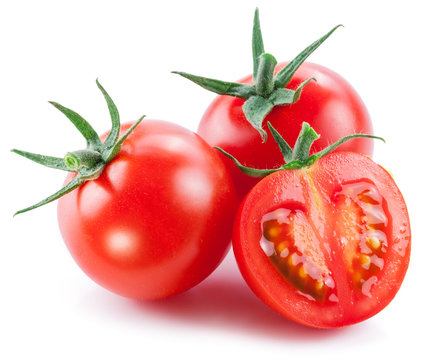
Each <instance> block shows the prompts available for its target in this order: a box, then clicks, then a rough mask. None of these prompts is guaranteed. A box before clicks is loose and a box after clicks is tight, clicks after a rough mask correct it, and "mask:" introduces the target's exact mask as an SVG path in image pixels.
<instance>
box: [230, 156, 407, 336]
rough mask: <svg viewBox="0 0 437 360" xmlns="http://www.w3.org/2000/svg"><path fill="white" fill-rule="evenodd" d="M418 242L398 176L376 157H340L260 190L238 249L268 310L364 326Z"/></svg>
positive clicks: (308, 320) (281, 175) (242, 216)
mask: <svg viewBox="0 0 437 360" xmlns="http://www.w3.org/2000/svg"><path fill="white" fill-rule="evenodd" d="M410 239H411V235H410V225H409V219H408V213H407V208H406V205H405V202H404V200H403V198H402V195H401V193H400V192H399V190H398V188H397V186H396V185H395V183H394V181H393V179H392V177H391V176H390V175H389V174H388V173H387V172H386V171H385V170H384V169H383V168H382V167H380V166H378V165H377V164H375V163H374V162H373V161H372V160H370V159H369V158H367V157H366V156H363V155H359V154H355V153H349V152H338V153H333V154H330V155H328V156H326V157H324V158H322V159H320V160H319V161H317V162H316V163H315V164H314V165H312V166H311V167H310V168H306V169H301V170H289V171H286V170H285V171H280V172H276V173H274V174H272V175H270V176H268V177H266V178H265V179H263V180H262V181H261V182H260V183H259V184H257V186H256V187H255V188H254V189H253V190H252V191H251V192H250V193H249V194H248V196H247V197H246V199H245V200H244V201H243V203H242V206H241V208H240V213H239V215H238V216H237V221H236V224H235V227H234V239H233V248H234V252H235V255H236V258H237V262H238V264H239V267H240V270H241V272H242V274H243V276H244V278H245V279H246V281H247V283H248V284H249V286H250V287H251V288H252V290H253V291H254V292H255V293H256V294H257V295H258V296H259V297H260V298H261V299H262V300H263V301H264V302H265V303H267V305H269V306H270V307H271V308H273V309H274V310H276V311H277V312H279V313H280V314H282V315H284V316H285V317H287V318H289V319H291V320H294V321H297V322H300V323H302V324H305V325H309V326H314V327H325V328H330V327H341V326H346V325H350V324H354V323H357V322H360V321H363V320H365V319H367V318H369V317H371V316H373V315H375V314H376V313H378V312H379V311H380V310H382V309H383V308H384V307H385V306H386V305H387V304H388V303H389V302H390V301H391V300H392V299H393V297H394V296H395V294H396V292H397V291H398V290H399V287H400V285H401V283H402V280H403V278H404V276H405V272H406V270H407V267H408V261H409V255H410Z"/></svg>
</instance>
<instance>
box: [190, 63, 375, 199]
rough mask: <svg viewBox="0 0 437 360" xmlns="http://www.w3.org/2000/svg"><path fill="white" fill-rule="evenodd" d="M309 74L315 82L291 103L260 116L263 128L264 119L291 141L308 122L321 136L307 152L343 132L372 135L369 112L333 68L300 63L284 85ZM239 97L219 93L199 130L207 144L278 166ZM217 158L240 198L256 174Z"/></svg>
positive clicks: (355, 144)
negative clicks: (249, 174)
mask: <svg viewBox="0 0 437 360" xmlns="http://www.w3.org/2000/svg"><path fill="white" fill-rule="evenodd" d="M284 66H285V63H283V64H280V65H278V66H277V68H276V72H278V71H279V70H280V69H282V68H283V67H284ZM309 78H315V79H316V80H317V81H312V82H310V83H309V84H307V85H306V86H305V87H304V89H303V91H302V94H301V97H300V99H299V100H298V101H297V102H296V103H294V104H292V105H281V106H276V107H274V108H273V110H272V111H271V112H270V113H269V114H268V115H267V117H266V118H265V120H264V125H263V128H264V130H267V126H266V124H267V121H269V122H270V123H271V124H272V125H273V126H274V127H275V128H276V129H277V130H278V132H279V133H280V134H281V135H282V136H283V137H284V139H285V140H286V141H287V142H289V143H294V141H295V140H296V138H297V136H298V134H299V131H300V129H301V127H302V123H303V122H307V123H309V124H310V125H311V127H313V128H314V129H315V130H316V132H317V133H319V134H321V139H320V140H319V141H317V142H316V143H315V144H314V146H313V148H312V153H315V152H318V151H319V150H321V149H323V148H325V147H327V146H328V145H329V144H331V143H333V142H335V141H337V140H338V139H339V138H341V137H343V136H346V135H350V134H354V133H365V134H372V124H371V120H370V116H369V113H368V112H367V109H366V107H365V105H364V103H363V101H362V100H361V98H360V97H359V95H358V94H357V92H356V91H355V90H354V89H353V88H352V86H351V85H350V84H349V83H348V82H347V81H346V80H344V79H343V78H342V77H341V76H340V75H338V74H337V73H335V72H334V71H332V70H329V69H327V68H325V67H323V66H320V65H317V64H313V63H308V62H304V63H303V64H302V65H301V66H300V67H299V68H298V70H297V72H296V73H295V74H294V76H293V77H292V79H291V81H290V82H289V84H288V85H287V86H286V88H289V89H293V90H295V89H296V88H297V87H298V85H299V84H301V83H302V82H304V81H305V80H307V79H309ZM240 82H241V83H246V84H249V83H252V76H247V77H245V78H243V79H242V80H241V81H240ZM244 102H245V100H244V99H240V98H235V97H231V96H227V95H221V96H218V97H217V98H216V99H215V100H214V101H213V102H212V103H211V105H210V106H209V108H208V109H207V110H206V112H205V114H204V115H203V118H202V120H201V122H200V125H199V128H198V133H199V134H200V135H201V136H202V137H203V138H204V139H205V140H206V141H207V142H208V143H209V144H210V145H211V146H218V147H220V148H222V149H223V150H225V151H227V152H228V153H230V154H233V155H234V156H235V157H236V158H238V159H239V160H240V161H241V162H242V163H243V164H244V165H246V166H248V167H254V168H275V167H277V166H279V165H281V164H282V156H281V153H280V151H279V150H278V147H277V145H276V143H275V141H274V140H273V139H272V137H271V136H269V137H268V139H267V142H266V143H264V144H263V143H262V139H261V137H260V134H259V133H258V131H257V130H255V129H254V128H253V127H252V126H251V124H250V123H249V122H248V121H247V119H246V117H245V115H244V113H243V110H242V106H243V103H244ZM337 150H339V151H341V150H343V151H354V152H358V153H362V154H365V155H369V156H371V155H372V151H373V143H372V140H371V139H354V140H352V141H350V142H347V143H345V144H343V145H341V146H340V147H339V148H338V149H337ZM222 159H223V161H224V162H225V164H226V166H227V167H228V170H229V172H230V173H231V175H232V177H233V179H234V182H235V186H236V189H237V193H238V195H239V197H240V199H242V198H243V197H244V195H246V193H247V192H248V191H249V190H250V189H251V188H252V187H253V186H254V185H255V184H256V183H257V182H258V181H259V179H255V178H251V177H249V176H247V175H245V174H243V173H241V172H240V171H238V169H237V168H236V167H235V166H234V164H233V162H232V161H231V160H229V159H227V158H226V157H224V156H222Z"/></svg>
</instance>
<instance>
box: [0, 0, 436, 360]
mask: <svg viewBox="0 0 437 360" xmlns="http://www.w3.org/2000/svg"><path fill="white" fill-rule="evenodd" d="M432 5H433V1H428V2H427V1H414V2H411V1H272V0H268V1H262V0H259V1H257V2H253V1H237V0H233V1H226V0H221V1H198V2H193V1H188V0H185V1H179V2H178V1H174V2H170V1H164V0H161V1H144V0H143V1H128V0H125V1H118V2H117V1H90V0H88V1H81V0H76V1H74V2H73V1H68V2H67V1H59V0H58V1H47V0H39V1H20V0H16V1H9V2H6V1H5V2H2V3H1V5H0V45H1V47H0V51H1V54H0V64H1V66H0V117H1V131H2V133H1V134H2V137H1V139H2V141H1V143H0V146H1V151H0V157H1V163H2V169H1V177H0V181H1V186H0V191H1V194H0V195H1V202H0V204H1V205H0V206H1V214H0V215H1V219H2V220H1V224H2V227H1V229H2V235H1V240H0V279H1V281H0V291H1V293H0V330H1V332H2V334H1V336H0V358H2V359H42V358H44V359H91V358H98V359H151V358H159V359H175V358H185V357H190V358H193V359H205V358H207V359H222V358H242V357H243V358H247V359H267V358H270V359H276V358H278V356H284V358H288V359H293V358H299V359H302V358H305V359H313V358H321V357H323V358H325V359H349V358H350V359H369V358H380V359H382V358H383V357H384V356H387V357H390V358H403V357H404V356H405V357H407V356H420V354H422V355H424V354H425V353H426V352H427V351H430V352H434V349H435V344H434V343H435V338H436V330H435V323H436V320H437V316H436V310H435V309H436V297H437V290H436V276H435V273H436V270H435V267H436V261H435V260H436V251H437V235H436V231H435V226H436V223H437V222H436V201H437V195H436V187H435V185H436V183H435V178H436V175H437V171H436V166H435V164H436V159H435V156H436V152H435V146H434V145H435V143H436V142H437V140H436V139H435V137H434V136H435V133H436V122H437V118H436V117H437V116H436V114H437V112H436V108H435V104H436V96H437V91H436V88H435V83H436V80H437V71H436V66H437V65H436V64H437V55H436V53H435V51H434V49H435V47H436V43H437V42H436V39H435V35H436V33H437V31H436V30H437V25H436V23H435V15H434V14H435V11H434V10H432V9H433V7H432ZM255 6H259V8H260V16H261V25H262V29H263V34H264V43H265V47H266V50H267V51H269V52H272V53H273V54H274V55H275V56H276V57H277V59H278V60H279V61H284V60H289V59H291V58H292V57H293V56H294V55H296V54H297V53H298V52H299V51H301V50H302V49H303V48H304V47H306V46H307V45H308V44H310V43H311V42H312V41H313V40H315V39H317V38H318V37H320V36H321V35H323V34H325V33H326V32H327V31H328V30H329V29H330V28H331V27H333V26H334V25H336V24H339V23H342V24H344V25H345V27H344V28H341V29H339V30H338V31H337V32H336V33H335V34H334V35H333V36H332V37H331V38H330V39H328V41H327V42H326V43H325V44H323V45H322V46H321V47H320V48H319V50H317V51H316V53H314V54H313V55H312V56H311V58H310V60H311V61H313V62H317V63H320V64H323V65H325V66H327V67H329V68H331V69H333V70H335V71H337V72H339V73H340V74H341V75H343V76H344V77H345V78H346V79H348V80H349V81H350V82H351V83H352V84H353V85H354V87H355V88H356V89H357V91H358V92H359V93H360V94H361V96H362V98H363V100H364V101H365V103H366V104H367V107H368V109H369V111H370V114H371V116H372V119H373V122H374V131H375V134H377V135H379V136H383V137H385V138H386V140H387V143H386V144H379V143H378V144H376V146H375V155H374V159H375V160H376V161H377V162H379V163H381V164H382V165H383V166H384V167H386V168H387V169H389V170H391V171H392V172H393V174H394V177H395V180H396V181H397V183H398V185H399V187H400V189H401V190H402V192H403V194H404V197H405V199H406V201H407V204H408V206H409V211H410V217H411V224H412V233H413V246H412V257H411V263H410V269H409V271H408V273H407V276H406V279H405V281H404V284H403V286H402V288H401V290H400V291H399V293H398V295H397V297H396V298H395V300H394V301H393V302H392V303H391V304H390V305H389V306H388V307H387V308H386V309H385V310H383V311H382V312H381V313H380V314H378V315H377V316H375V317H374V318H372V319H370V320H368V321H366V322H364V323H362V324H358V325H355V326H352V327H349V328H346V329H341V330H331V331H323V330H314V329H309V328H305V327H302V326H298V325H295V324H293V323H291V322H289V321H287V320H285V319H283V318H281V317H280V316H279V315H277V314H275V313H274V312H273V311H271V310H270V309H269V308H267V307H266V306H264V305H263V304H262V303H261V302H260V301H259V300H258V299H257V298H256V297H255V296H254V295H252V293H251V292H250V290H249V289H248V288H247V286H246V285H245V283H244V281H243V280H242V279H241V277H240V274H239V272H238V270H237V268H236V265H235V263H234V259H233V257H232V253H230V254H229V256H228V257H227V258H226V260H225V262H224V263H223V264H222V266H221V267H220V268H219V269H218V270H217V271H216V272H215V273H214V274H213V275H212V276H211V277H210V278H208V279H207V280H206V281H204V282H203V283H202V284H200V285H199V286H197V287H196V288H194V289H193V290H191V291H189V292H187V293H185V294H183V295H181V296H178V297H175V298H173V299H169V300H167V301H158V302H150V303H140V302H135V301H130V300H127V299H124V298H121V297H118V296H116V295H113V294H111V293H109V292H107V291H106V290H104V289H102V288H100V287H99V286H98V285H96V284H94V283H93V282H92V281H91V280H89V279H88V278H87V277H86V276H85V275H84V274H83V273H82V272H81V271H80V270H79V268H78V267H77V266H76V264H75V263H74V262H73V260H72V259H71V258H70V255H69V254H68V252H67V250H66V248H65V246H64V244H63V241H62V238H61V237H60V234H59V231H58V228H57V221H56V205H55V204H50V205H48V206H45V207H43V208H40V209H39V210H36V211H34V212H31V213H28V214H24V215H22V216H17V217H16V218H12V214H13V213H14V212H15V211H16V210H18V209H20V208H22V207H25V206H27V205H30V204H32V203H34V202H36V201H39V200H40V199H41V198H43V197H44V196H46V195H48V194H50V193H53V192H54V191H55V190H57V189H58V188H59V187H60V186H61V184H62V181H63V176H64V175H63V174H62V173H60V172H57V171H55V170H52V169H47V168H43V167H41V166H38V165H36V164H33V163H30V162H28V161H26V160H25V159H21V158H19V157H18V156H16V155H14V154H12V153H10V152H9V150H10V149H11V148H14V147H16V148H20V149H26V150H30V151H35V152H39V153H46V154H52V155H54V156H63V155H64V153H65V152H67V151H69V150H76V149H78V148H81V147H83V145H84V143H83V140H82V138H81V136H80V135H79V133H77V132H76V131H75V129H74V128H73V127H72V126H71V125H70V124H69V123H68V120H67V119H66V118H65V117H64V116H63V115H62V114H61V113H59V112H58V111H56V110H55V109H54V108H52V107H51V106H50V105H49V104H48V103H47V101H48V100H55V101H58V102H60V103H62V104H63V105H66V106H68V107H71V108H73V109H75V110H77V111H78V112H79V113H80V114H82V115H83V116H84V117H85V118H87V119H88V120H89V121H90V122H91V123H92V124H93V125H94V126H95V128H96V129H97V130H98V132H103V131H104V130H106V129H107V128H108V127H109V126H110V121H109V116H108V114H107V109H106V105H105V103H104V100H103V98H102V96H101V94H100V93H99V91H98V89H97V87H96V86H95V83H94V80H95V79H96V77H99V80H100V81H101V83H102V84H103V85H104V86H105V87H106V89H107V90H108V92H109V93H110V94H111V96H112V97H113V99H114V100H115V102H116V104H117V105H118V107H119V110H120V113H121V116H122V121H130V120H134V119H137V118H138V117H139V116H140V115H142V114H146V115H147V116H148V118H157V119H165V120H169V121H173V122H176V123H178V124H180V125H183V126H185V127H188V128H190V129H192V130H195V129H196V127H197V123H198V121H199V119H200V117H201V115H202V113H203V111H204V109H205V108H206V106H207V105H208V104H209V102H210V101H211V100H212V99H213V98H214V95H213V94H211V93H208V92H206V91H204V90H202V89H200V88H198V87H196V86H195V85H193V84H191V83H189V82H188V81H187V80H184V79H182V78H180V77H177V76H176V75H172V74H170V71H172V70H183V71H187V72H192V73H196V74H202V75H205V76H210V77H215V78H220V79H224V80H230V81H233V80H236V79H238V78H240V77H242V76H243V75H246V74H248V73H249V72H250V71H251V69H252V64H251V44H250V39H251V28H252V19H253V11H254V9H255Z"/></svg>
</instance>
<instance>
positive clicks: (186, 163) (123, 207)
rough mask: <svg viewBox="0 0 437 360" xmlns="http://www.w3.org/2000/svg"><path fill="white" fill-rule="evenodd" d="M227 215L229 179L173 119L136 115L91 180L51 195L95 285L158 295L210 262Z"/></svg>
mask: <svg viewBox="0 0 437 360" xmlns="http://www.w3.org/2000/svg"><path fill="white" fill-rule="evenodd" d="M127 128H128V125H124V126H122V128H121V133H123V132H124V131H126V129H127ZM73 176H74V175H71V176H69V177H68V178H67V181H66V182H68V181H70V180H71V178H72V177H73ZM235 211H236V198H235V190H234V187H233V184H232V180H231V178H230V176H229V174H228V172H227V170H226V168H225V166H224V165H223V163H222V161H221V160H220V158H219V157H218V155H217V154H216V152H215V151H214V150H213V149H212V148H211V147H210V146H209V145H208V144H207V143H206V142H205V141H203V140H202V139H201V138H200V137H199V136H198V135H196V134H194V133H192V132H191V131H188V130H186V129H184V128H182V127H180V126H177V125H174V124H171V123H167V122H163V121H144V122H143V123H141V124H140V125H138V127H137V128H136V129H135V130H134V131H133V133H132V134H131V135H130V136H129V137H128V138H127V139H126V141H125V142H124V143H123V146H122V148H121V151H120V153H119V154H118V155H117V156H116V157H115V158H114V159H113V160H112V161H111V162H110V163H109V164H108V165H107V166H106V167H105V169H104V171H103V173H102V174H101V175H100V176H99V177H98V178H97V179H95V180H90V181H87V182H86V183H84V184H83V185H81V186H80V187H79V188H77V189H76V190H74V191H72V192H70V193H68V194H67V195H65V196H63V197H61V198H60V199H59V203H58V220H59V226H60V230H61V233H62V236H63V238H64V240H65V243H66V245H67V247H68V249H69V251H70V252H71V254H72V256H73V258H74V259H75V260H76V262H77V263H78V265H79V266H80V267H81V268H82V269H83V270H84V272H85V273H86V274H88V275H89V276H90V277H91V278H92V279H94V280H95V281H96V282H97V283H99V284H100V285H102V286H103V287H105V288H107V289H109V290H111V291H113V292H115V293H117V294H120V295H123V296H126V297H130V298H136V299H159V298H165V297H168V296H171V295H174V294H177V293H180V292H182V291H185V290H187V289H189V288H191V287H193V286H194V285H196V284H197V283H199V282H200V281H202V280H203V279H204V278H206V277H207V276H208V275H209V274H210V273H211V272H212V271H213V270H214V269H215V268H216V267H217V266H218V264H219V263H220V262H221V260H222V259H223V258H224V256H225V255H226V253H227V251H228V250H229V247H230V241H231V232H232V223H233V219H234V215H235Z"/></svg>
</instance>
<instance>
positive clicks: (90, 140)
mask: <svg viewBox="0 0 437 360" xmlns="http://www.w3.org/2000/svg"><path fill="white" fill-rule="evenodd" d="M96 83H97V86H98V87H99V89H100V91H101V92H102V94H103V96H104V97H105V100H106V104H107V105H108V109H109V114H110V116H111V122H112V127H111V131H110V132H109V134H108V137H107V138H106V140H105V141H104V142H103V143H102V141H101V140H100V137H99V135H98V134H97V132H96V131H95V130H94V129H93V127H92V126H91V125H90V124H89V123H88V122H87V121H86V120H85V119H84V118H83V117H82V116H80V115H79V114H78V113H76V112H75V111H73V110H71V109H68V108H66V107H64V106H62V105H60V104H58V103H56V102H52V101H50V104H52V105H53V106H54V107H55V108H57V109H58V110H59V111H61V112H62V113H63V114H64V115H65V116H66V117H67V118H68V119H69V120H70V121H71V122H72V123H73V125H74V126H75V127H76V128H77V130H79V132H80V133H81V134H82V135H83V137H84V138H85V140H86V149H84V150H77V151H72V152H68V153H67V154H66V155H65V157H64V158H63V159H62V158H57V157H53V156H47V155H40V154H35V153H30V152H27V151H22V150H17V149H12V150H11V151H12V152H14V153H16V154H18V155H21V156H23V157H25V158H27V159H29V160H32V161H34V162H36V163H38V164H41V165H44V166H47V167H50V168H54V169H58V170H63V171H69V172H73V173H77V175H76V176H75V177H74V178H73V179H72V180H71V181H70V182H69V183H68V184H67V185H66V186H64V187H63V188H62V189H60V190H59V191H57V192H56V193H54V194H52V195H50V196H49V197H47V198H45V199H44V200H42V201H40V202H38V203H37V204H35V205H32V206H29V207H27V208H25V209H22V210H20V211H17V212H16V213H15V214H14V215H17V214H21V213H24V212H26V211H29V210H33V209H36V208H38V207H40V206H42V205H45V204H47V203H49V202H52V201H54V200H56V199H59V198H60V197H61V196H63V195H65V194H67V193H69V192H70V191H72V190H74V189H76V188H77V187H79V186H80V185H82V184H83V183H84V182H86V181H88V180H94V179H97V178H98V177H99V176H100V174H101V173H102V172H103V170H104V168H105V166H106V165H107V164H109V163H110V162H111V161H112V159H114V157H115V156H116V155H117V154H118V153H119V152H120V150H121V146H122V144H123V142H124V141H125V140H126V139H127V137H128V136H129V135H130V134H131V133H132V131H133V130H134V129H135V128H136V127H137V125H138V124H139V123H140V122H141V121H142V120H143V119H144V116H142V117H141V118H140V119H139V120H138V121H136V122H135V123H134V124H133V125H132V126H131V127H130V128H129V129H128V130H127V131H126V132H125V133H124V134H123V135H122V136H121V137H119V134H120V115H119V113H118V110H117V107H116V106H115V104H114V102H113V101H112V99H111V97H110V96H109V95H108V93H107V92H106V90H105V89H104V88H103V87H102V85H100V83H99V81H98V80H96Z"/></svg>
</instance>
